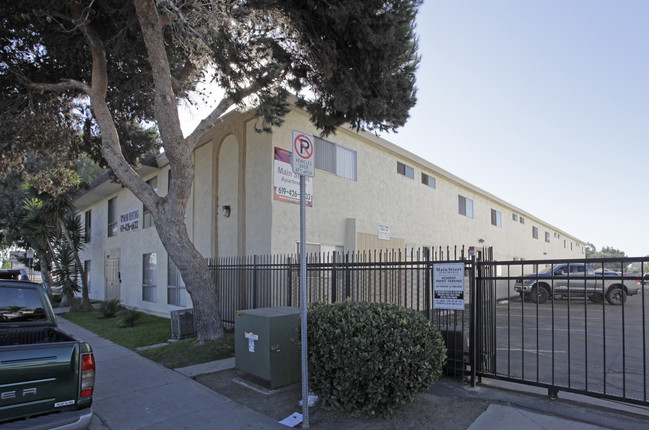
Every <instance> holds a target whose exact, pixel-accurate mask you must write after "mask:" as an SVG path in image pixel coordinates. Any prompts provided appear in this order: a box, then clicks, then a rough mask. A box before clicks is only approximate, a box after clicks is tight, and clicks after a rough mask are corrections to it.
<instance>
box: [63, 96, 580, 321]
mask: <svg viewBox="0 0 649 430" xmlns="http://www.w3.org/2000/svg"><path fill="white" fill-rule="evenodd" d="M256 121H258V119H257V118H256V117H255V116H254V114H253V113H252V112H244V113H242V112H231V113H229V114H228V115H226V116H225V117H224V118H223V119H222V120H220V121H219V122H218V124H217V125H216V126H215V127H213V128H212V129H211V130H210V131H209V132H208V133H206V134H205V135H204V136H203V138H202V139H201V143H200V145H199V146H198V147H197V149H196V151H195V153H194V163H195V172H196V174H195V181H194V186H193V189H192V196H191V198H190V201H189V203H188V206H187V210H186V225H187V229H188V232H189V234H190V237H191V238H192V240H193V241H194V243H195V245H196V247H197V248H198V250H199V251H201V252H202V254H203V255H204V256H205V257H222V256H241V255H268V254H279V253H295V252H296V251H297V249H298V243H299V204H298V203H299V180H298V177H297V176H295V175H294V174H293V173H292V171H291V164H290V150H291V148H292V132H293V130H299V131H301V132H304V133H308V134H312V135H314V136H316V138H315V167H316V173H315V176H314V177H313V178H312V179H310V180H309V181H307V200H308V207H307V210H306V220H307V221H306V225H307V242H308V249H307V251H308V252H347V251H363V250H375V249H404V250H409V249H416V248H421V247H438V246H444V247H446V246H447V245H451V246H453V245H476V246H492V247H493V249H494V256H495V258H496V259H503V260H512V259H532V258H581V257H583V255H584V243H585V242H583V241H581V240H579V239H577V238H575V237H573V236H571V235H569V234H567V233H565V232H563V231H561V230H560V229H558V228H556V227H553V226H551V225H549V224H547V223H545V222H543V221H542V220H540V219H538V218H536V217H534V216H533V215H531V214H529V213H527V212H525V211H523V210H521V209H519V208H516V207H514V206H512V205H510V204H509V203H507V202H505V201H503V200H501V199H499V198H498V197H496V196H494V195H492V194H490V193H488V192H486V191H484V190H482V189H480V188H478V187H476V186H475V185H473V184H470V183H468V182H466V181H464V180H462V179H460V178H458V177H456V176H454V175H453V174H451V173H449V172H447V171H445V170H443V169H441V168H439V167H438V166H436V165H434V164H432V163H430V162H428V161H426V160H424V159H422V158H420V157H418V156H416V155H414V154H412V153H409V152H407V151H405V150H404V149H402V148H400V147H398V146H396V145H394V144H392V143H390V142H388V141H386V140H384V139H381V138H379V137H377V136H375V135H373V134H371V133H365V132H357V131H355V130H350V129H347V128H341V129H339V130H338V131H337V132H336V134H334V135H330V136H328V137H325V138H317V135H318V132H317V130H316V129H315V128H314V127H313V125H312V124H311V123H310V122H309V117H308V114H307V113H306V112H304V111H302V110H300V109H298V108H295V107H294V108H292V110H291V112H290V113H289V114H288V115H287V116H286V118H285V123H284V124H283V126H282V127H279V128H275V129H274V130H273V132H272V133H258V132H256V131H255V123H256ZM152 161H153V162H151V163H148V164H149V165H145V166H143V167H142V168H141V169H140V171H139V173H140V174H141V175H142V177H143V178H144V179H145V180H147V181H149V183H150V184H151V185H152V186H153V187H154V188H156V189H157V192H158V193H160V195H165V194H166V192H167V188H168V181H169V166H168V162H167V160H166V157H165V155H164V154H160V155H158V156H157V157H156V158H155V160H152ZM76 205H77V209H78V211H79V213H80V214H82V215H83V219H85V225H86V238H87V245H86V248H85V250H84V254H83V259H84V261H85V264H86V266H87V268H89V279H90V285H91V289H90V296H91V297H92V298H97V299H105V298H113V297H117V298H119V299H120V300H121V301H122V302H123V303H124V304H126V305H128V306H132V307H136V308H138V309H141V310H145V311H148V312H151V313H157V314H160V315H169V311H171V310H175V309H178V308H179V307H186V306H187V307H189V306H191V303H190V299H189V297H188V296H187V293H186V291H185V290H184V288H183V285H182V280H181V278H180V276H179V274H178V271H177V270H176V268H175V266H174V264H173V262H172V261H170V260H169V259H168V257H167V254H166V252H165V250H164V247H163V246H162V244H161V242H160V240H159V238H158V236H157V234H156V230H155V228H154V226H153V224H152V221H151V217H150V215H149V214H148V213H147V210H146V208H145V207H143V205H142V203H141V202H140V201H139V200H138V199H137V198H135V196H134V195H133V194H132V193H131V192H130V191H129V190H128V189H126V188H124V187H122V186H121V185H119V184H115V183H111V182H110V181H108V180H105V179H104V180H98V181H96V183H95V184H93V186H92V187H91V189H90V190H89V191H88V192H86V193H85V194H83V195H81V196H80V197H79V198H78V199H77V200H76Z"/></svg>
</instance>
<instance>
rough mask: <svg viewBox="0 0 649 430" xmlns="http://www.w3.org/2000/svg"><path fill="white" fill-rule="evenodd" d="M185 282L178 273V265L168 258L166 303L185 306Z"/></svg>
mask: <svg viewBox="0 0 649 430" xmlns="http://www.w3.org/2000/svg"><path fill="white" fill-rule="evenodd" d="M185 291H186V290H185V282H184V281H183V277H182V276H181V275H180V271H179V270H178V267H177V266H176V264H175V263H174V262H173V260H172V259H171V258H169V262H168V265H167V304H169V305H176V306H183V307H184V306H185V305H186V300H185V296H186V294H185Z"/></svg>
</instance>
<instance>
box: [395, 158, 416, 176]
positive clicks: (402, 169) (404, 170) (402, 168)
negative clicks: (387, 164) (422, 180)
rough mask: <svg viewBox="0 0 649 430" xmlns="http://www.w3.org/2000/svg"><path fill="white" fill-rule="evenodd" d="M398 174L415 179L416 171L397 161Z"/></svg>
mask: <svg viewBox="0 0 649 430" xmlns="http://www.w3.org/2000/svg"><path fill="white" fill-rule="evenodd" d="M397 173H398V174H400V175H403V176H407V177H409V178H410V179H415V169H413V168H412V167H410V166H406V165H405V164H403V163H400V162H398V161H397Z"/></svg>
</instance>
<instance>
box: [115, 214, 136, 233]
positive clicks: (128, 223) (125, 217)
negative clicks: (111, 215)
mask: <svg viewBox="0 0 649 430" xmlns="http://www.w3.org/2000/svg"><path fill="white" fill-rule="evenodd" d="M139 223H140V211H139V210H138V209H135V210H132V211H130V212H125V213H123V214H121V215H120V216H119V232H120V233H128V232H130V231H135V230H137V229H138V228H139Z"/></svg>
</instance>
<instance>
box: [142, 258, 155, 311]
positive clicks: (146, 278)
mask: <svg viewBox="0 0 649 430" xmlns="http://www.w3.org/2000/svg"><path fill="white" fill-rule="evenodd" d="M157 268H158V261H157V258H156V253H155V252H152V253H149V254H143V255H142V300H143V301H145V302H153V303H155V302H156V287H157V278H158V277H157V273H156V272H157Z"/></svg>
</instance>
